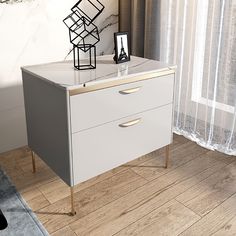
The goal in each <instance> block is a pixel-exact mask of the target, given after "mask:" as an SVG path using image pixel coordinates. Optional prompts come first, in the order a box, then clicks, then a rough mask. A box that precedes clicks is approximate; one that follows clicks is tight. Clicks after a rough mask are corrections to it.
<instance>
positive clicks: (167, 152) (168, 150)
mask: <svg viewBox="0 0 236 236" xmlns="http://www.w3.org/2000/svg"><path fill="white" fill-rule="evenodd" d="M169 158H170V145H167V146H166V164H165V168H168V166H169Z"/></svg>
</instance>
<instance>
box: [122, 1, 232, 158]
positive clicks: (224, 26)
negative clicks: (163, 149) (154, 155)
mask: <svg viewBox="0 0 236 236" xmlns="http://www.w3.org/2000/svg"><path fill="white" fill-rule="evenodd" d="M120 16H121V18H120V31H129V32H130V43H131V53H132V54H133V55H136V56H142V57H146V58H150V59H156V60H161V61H165V62H167V63H170V64H176V65H177V66H178V69H177V73H176V87H175V106H174V109H175V112H174V114H175V116H174V130H175V132H176V133H178V134H182V135H184V136H186V137H187V138H189V139H191V140H193V141H196V142H197V143H198V144H200V145H202V146H204V147H207V148H209V149H212V150H218V151H221V152H224V153H227V154H231V155H236V125H235V121H236V0H204V1H202V0H191V1H190V0H120Z"/></svg>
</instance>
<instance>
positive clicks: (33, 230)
mask: <svg viewBox="0 0 236 236" xmlns="http://www.w3.org/2000/svg"><path fill="white" fill-rule="evenodd" d="M0 209H1V210H2V212H3V214H4V215H5V217H6V218H7V221H8V227H7V228H6V229H5V230H1V231H0V235H1V236H28V235H29V236H48V235H49V234H48V233H47V231H46V230H45V228H44V227H43V226H42V224H41V223H40V222H39V221H38V219H37V217H36V216H35V214H34V213H33V212H32V210H31V209H30V208H29V207H28V206H27V204H26V202H25V201H24V200H23V198H22V197H21V196H20V194H19V193H18V192H17V190H16V188H15V187H14V186H13V185H12V183H11V181H10V180H9V178H8V177H7V175H6V174H5V173H4V171H2V170H1V168H0Z"/></svg>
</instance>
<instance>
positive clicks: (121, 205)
mask: <svg viewBox="0 0 236 236" xmlns="http://www.w3.org/2000/svg"><path fill="white" fill-rule="evenodd" d="M225 165H226V164H225V163H223V162H218V161H215V160H214V159H212V158H210V157H206V156H205V157H203V156H202V157H199V158H197V159H195V160H192V161H190V162H188V163H186V164H185V165H183V166H182V167H179V168H177V169H175V170H173V171H172V172H169V173H167V174H166V175H164V176H161V177H160V178H158V179H155V180H154V181H152V182H149V183H147V184H145V186H143V187H140V188H138V189H137V190H135V191H133V192H131V193H129V194H127V195H125V196H123V197H122V198H120V199H118V200H116V201H114V202H112V203H110V204H108V205H106V206H104V207H103V208H101V209H98V210H97V211H95V212H92V213H91V214H89V215H87V216H85V217H83V218H82V219H79V220H77V221H76V222H74V223H73V224H71V225H70V227H71V228H72V230H74V231H75V232H76V234H78V235H84V236H85V235H112V234H115V233H117V232H119V231H120V230H122V229H123V228H125V227H127V226H128V225H129V224H132V223H134V222H135V221H137V220H139V219H140V218H141V217H143V216H144V215H146V214H148V213H150V212H151V211H153V210H154V209H156V208H158V207H160V206H162V205H163V204H165V203H167V202H168V201H170V200H172V199H173V198H175V197H176V196H178V195H179V194H181V193H183V192H184V191H186V190H187V189H188V188H190V187H192V186H193V185H195V184H196V183H198V182H200V181H201V180H203V179H204V178H207V177H208V176H209V175H211V174H212V173H214V172H216V171H217V170H219V169H221V168H222V167H223V166H225Z"/></svg>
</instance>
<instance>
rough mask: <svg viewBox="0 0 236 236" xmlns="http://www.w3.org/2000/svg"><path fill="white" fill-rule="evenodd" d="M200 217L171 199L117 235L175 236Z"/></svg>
mask: <svg viewBox="0 0 236 236" xmlns="http://www.w3.org/2000/svg"><path fill="white" fill-rule="evenodd" d="M199 219H200V217H199V216H198V215H196V214H195V213H194V212H192V211H191V210H189V209H188V208H186V207H185V206H183V205H182V204H180V203H178V202H177V201H175V200H171V201H170V202H168V203H166V204H164V205H163V206H162V207H160V208H158V209H156V210H154V211H152V212H151V213H150V214H148V215H146V216H144V217H143V218H141V219H140V220H138V221H136V222H135V223H133V224H132V225H129V226H128V227H126V228H124V229H123V230H121V231H120V232H118V233H117V234H115V235H116V236H123V235H137V236H139V235H147V236H152V235H153V236H156V235H162V236H165V235H171V236H175V235H178V234H180V233H181V232H183V231H184V230H185V229H187V228H189V227H190V226H191V225H192V224H193V223H195V222H196V221H198V220H199Z"/></svg>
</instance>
